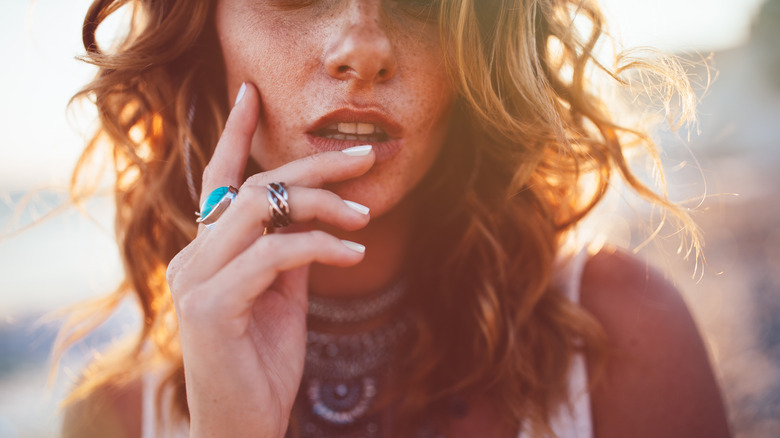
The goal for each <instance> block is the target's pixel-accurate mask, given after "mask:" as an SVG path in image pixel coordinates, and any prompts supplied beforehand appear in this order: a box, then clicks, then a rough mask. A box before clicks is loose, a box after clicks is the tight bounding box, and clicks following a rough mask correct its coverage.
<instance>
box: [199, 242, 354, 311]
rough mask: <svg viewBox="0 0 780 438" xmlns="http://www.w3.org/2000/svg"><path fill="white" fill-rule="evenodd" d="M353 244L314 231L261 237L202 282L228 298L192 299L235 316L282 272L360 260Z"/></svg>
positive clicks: (207, 287)
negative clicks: (313, 264) (320, 264)
mask: <svg viewBox="0 0 780 438" xmlns="http://www.w3.org/2000/svg"><path fill="white" fill-rule="evenodd" d="M356 245H357V244H355V243H353V242H346V243H345V242H343V241H341V240H339V239H337V238H336V237H333V236H331V235H330V234H327V233H325V232H323V231H316V230H315V231H309V232H305V233H293V234H271V235H267V236H263V237H262V238H260V239H257V240H255V241H254V242H253V243H252V244H251V245H250V246H249V247H248V248H247V249H246V250H245V251H243V252H242V253H241V254H240V255H238V256H237V257H235V258H233V259H232V260H231V261H230V263H228V264H227V265H226V266H225V267H224V268H223V269H222V270H221V271H220V272H218V273H217V274H216V275H213V276H211V277H210V278H209V279H208V280H205V282H204V283H203V287H202V289H203V290H211V289H218V290H223V291H225V292H226V293H230V294H231V296H230V299H227V297H225V296H222V295H220V294H210V295H209V297H210V298H204V297H193V298H195V299H196V300H198V301H199V303H198V305H203V306H208V308H211V310H212V311H219V312H220V313H221V314H222V315H231V314H233V315H234V314H235V313H238V312H243V311H245V310H246V308H247V305H248V304H250V303H252V302H254V300H255V299H257V297H258V296H259V295H261V294H262V293H263V291H265V290H267V289H268V288H269V286H271V284H272V283H273V282H274V280H275V279H276V278H277V276H278V275H279V274H280V273H281V272H285V271H289V270H292V269H296V268H299V267H302V266H306V265H309V264H311V263H314V262H318V263H324V264H328V265H333V266H352V265H355V264H357V263H359V262H360V261H361V260H362V259H363V257H364V253H363V251H364V250H365V248H363V247H361V246H360V245H357V246H356ZM189 300H190V299H189V298H187V301H189ZM212 300H213V302H211V301H212ZM233 306H235V307H233ZM226 307H227V308H226ZM222 312H225V313H222Z"/></svg>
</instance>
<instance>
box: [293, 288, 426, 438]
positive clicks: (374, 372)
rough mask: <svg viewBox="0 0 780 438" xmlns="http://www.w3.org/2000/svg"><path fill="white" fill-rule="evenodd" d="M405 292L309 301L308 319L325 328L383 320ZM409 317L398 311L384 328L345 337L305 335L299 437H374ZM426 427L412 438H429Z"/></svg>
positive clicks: (381, 429)
mask: <svg viewBox="0 0 780 438" xmlns="http://www.w3.org/2000/svg"><path fill="white" fill-rule="evenodd" d="M406 290H407V286H406V284H405V282H403V281H401V282H398V283H396V284H395V285H393V286H392V287H390V288H389V289H387V290H385V291H383V292H381V293H379V294H375V295H372V296H369V297H364V298H357V299H344V300H342V299H325V298H321V297H315V296H311V297H310V298H309V318H310V320H316V321H319V322H325V323H330V324H339V325H343V324H361V323H365V322H367V321H370V320H372V319H374V318H376V317H380V316H382V315H385V316H386V315H389V313H391V312H392V311H393V310H395V308H396V307H397V305H398V304H399V302H400V301H401V299H402V298H403V297H404V295H405V293H406ZM410 328H411V315H410V313H409V312H401V313H399V314H398V315H397V316H394V317H392V318H390V319H389V321H388V322H386V323H385V324H384V325H382V326H380V327H377V328H374V329H371V330H364V331H356V332H350V333H348V334H334V333H323V332H318V331H315V330H312V329H309V330H308V331H307V339H306V360H305V365H304V371H303V380H302V382H301V388H300V391H299V393H298V397H297V399H296V408H295V413H296V415H295V418H296V423H297V424H296V426H297V429H298V435H299V436H300V437H302V438H310V437H311V438H314V437H316V438H379V437H382V436H386V434H387V430H386V429H387V425H386V424H385V425H383V418H382V415H381V414H380V413H378V412H376V411H375V410H374V409H373V408H374V403H375V402H376V400H377V397H378V394H380V393H381V392H382V390H383V388H385V387H386V385H387V376H388V375H390V373H391V371H392V364H393V363H395V360H396V352H397V351H398V348H399V347H400V346H402V345H404V344H408V343H409V341H410V337H411V334H412V331H411V329H410ZM436 436H437V435H436V434H435V433H434V432H433V429H432V428H430V427H425V428H423V429H421V430H420V431H419V432H418V433H417V434H415V435H414V437H415V438H434V437H436Z"/></svg>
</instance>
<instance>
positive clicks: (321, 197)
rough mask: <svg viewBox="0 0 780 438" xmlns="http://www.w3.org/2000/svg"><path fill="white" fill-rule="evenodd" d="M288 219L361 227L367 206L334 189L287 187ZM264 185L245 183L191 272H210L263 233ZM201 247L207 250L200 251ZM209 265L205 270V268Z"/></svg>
mask: <svg viewBox="0 0 780 438" xmlns="http://www.w3.org/2000/svg"><path fill="white" fill-rule="evenodd" d="M287 192H288V194H289V199H288V203H289V205H290V219H291V220H292V222H293V223H307V222H312V221H319V222H322V223H325V224H328V225H332V226H335V227H338V228H341V229H344V230H347V231H353V230H357V229H360V228H363V227H364V226H366V225H367V224H368V221H369V219H370V217H369V214H368V208H367V207H365V206H362V205H360V204H357V203H354V202H351V201H345V200H343V199H341V198H340V197H339V196H338V195H336V194H335V193H333V192H330V191H327V190H324V189H316V188H308V187H288V188H287ZM267 194H268V190H267V188H266V187H265V186H263V187H258V186H256V185H247V184H244V185H243V186H242V187H241V189H240V191H239V194H238V196H237V197H236V199H235V201H234V202H233V203H232V204H231V205H230V207H229V208H228V209H227V211H225V213H224V214H223V215H222V217H220V218H219V220H218V221H217V222H216V223H215V226H214V227H213V229H211V230H210V231H209V232H208V233H206V235H205V236H204V240H203V243H202V244H201V245H200V248H199V251H198V252H199V253H200V254H196V257H195V258H196V260H194V263H195V264H196V265H201V264H203V265H202V266H204V270H199V269H197V268H195V269H194V270H193V272H206V271H207V270H208V271H209V272H212V271H214V270H215V269H219V268H220V267H222V266H224V265H226V264H227V263H229V262H230V260H231V259H233V258H234V257H235V256H236V255H238V254H240V253H241V252H242V251H244V250H245V249H246V248H247V247H248V246H249V245H251V244H252V242H254V241H255V240H257V239H258V238H259V237H260V236H262V234H263V232H264V230H265V228H266V227H267V226H269V225H270V224H271V213H270V210H269V208H268V207H269V202H268V199H267ZM203 248H205V249H206V250H204V251H200V250H202V249H203ZM206 267H208V269H207V270H206V269H205V268H206Z"/></svg>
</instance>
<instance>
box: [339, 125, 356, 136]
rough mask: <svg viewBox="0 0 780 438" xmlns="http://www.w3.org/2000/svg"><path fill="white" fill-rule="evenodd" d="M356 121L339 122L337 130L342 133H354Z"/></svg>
mask: <svg viewBox="0 0 780 438" xmlns="http://www.w3.org/2000/svg"><path fill="white" fill-rule="evenodd" d="M357 125H358V124H357V123H339V126H338V130H339V132H340V133H342V134H356V133H357Z"/></svg>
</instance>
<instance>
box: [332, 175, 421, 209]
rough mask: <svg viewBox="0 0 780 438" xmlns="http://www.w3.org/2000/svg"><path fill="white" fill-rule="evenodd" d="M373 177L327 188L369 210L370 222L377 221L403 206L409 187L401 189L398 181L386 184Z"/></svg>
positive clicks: (369, 176) (386, 182)
mask: <svg viewBox="0 0 780 438" xmlns="http://www.w3.org/2000/svg"><path fill="white" fill-rule="evenodd" d="M372 176H373V175H370V174H369V175H365V176H363V177H359V178H356V179H353V180H351V181H345V182H342V183H339V184H335V185H333V186H332V187H328V189H329V190H332V191H333V192H335V193H336V194H337V195H339V196H340V197H341V198H342V199H345V200H349V201H354V202H357V203H360V204H363V205H365V206H366V207H368V208H369V209H371V220H375V219H378V218H380V217H382V216H385V215H386V214H387V213H389V212H391V211H392V210H393V209H395V208H396V207H398V206H399V205H400V204H403V203H404V201H405V199H406V198H407V197H408V195H409V193H410V191H411V187H402V185H401V184H398V181H394V182H388V181H382V180H381V179H378V178H373V177H372Z"/></svg>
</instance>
